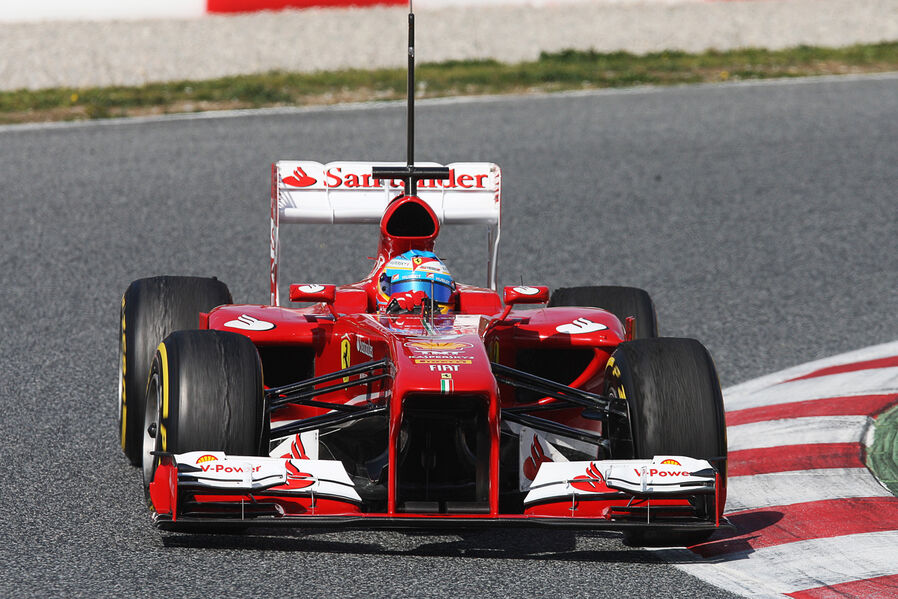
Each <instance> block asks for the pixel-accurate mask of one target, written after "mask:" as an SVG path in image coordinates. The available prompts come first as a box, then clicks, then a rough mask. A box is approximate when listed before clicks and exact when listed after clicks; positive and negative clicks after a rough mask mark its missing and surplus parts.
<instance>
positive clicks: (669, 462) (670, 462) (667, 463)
mask: <svg viewBox="0 0 898 599" xmlns="http://www.w3.org/2000/svg"><path fill="white" fill-rule="evenodd" d="M661 463H662V464H663V465H665V466H682V465H683V464H681V463H680V462H678V461H676V460H674V459H672V458H667V459H666V460H664V461H663V462H661Z"/></svg>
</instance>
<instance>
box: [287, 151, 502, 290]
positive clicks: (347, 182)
mask: <svg viewBox="0 0 898 599" xmlns="http://www.w3.org/2000/svg"><path fill="white" fill-rule="evenodd" d="M374 166H379V167H405V166H406V165H405V164H404V163H400V162H330V163H328V164H321V163H320V162H311V161H306V160H298V161H297V160H281V161H279V162H277V163H275V164H273V165H272V167H271V304H272V305H275V306H276V305H278V304H279V293H278V263H279V259H280V247H279V243H278V239H279V235H278V230H279V227H280V225H281V224H293V223H307V224H365V223H374V224H376V223H379V222H380V219H381V217H382V216H383V213H384V210H386V207H387V204H389V203H390V201H391V200H392V199H393V198H395V197H397V196H399V195H402V192H403V182H402V181H400V180H396V179H394V180H380V179H375V178H374V176H373V175H372V174H371V171H372V168H373V167H374ZM438 166H442V165H440V164H436V163H434V162H416V163H415V167H438ZM446 166H447V167H448V168H449V179H448V180H445V181H438V180H428V179H423V180H421V181H419V182H418V189H417V195H418V197H420V198H421V199H422V200H424V201H425V202H427V204H429V205H430V207H431V208H432V209H433V211H434V213H435V214H436V215H437V218H438V219H439V221H440V224H441V225H446V224H462V225H471V224H485V225H486V226H487V228H488V235H489V237H488V244H489V261H488V264H487V280H488V284H489V286H490V288H491V289H493V290H495V289H497V285H498V283H497V275H496V260H497V257H498V253H499V224H500V220H501V219H500V213H501V200H500V195H501V194H500V192H501V186H502V185H501V183H502V174H501V171H500V170H499V167H498V166H497V165H495V164H493V163H491V162H454V163H452V164H449V165H446Z"/></svg>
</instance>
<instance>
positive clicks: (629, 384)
mask: <svg viewBox="0 0 898 599" xmlns="http://www.w3.org/2000/svg"><path fill="white" fill-rule="evenodd" d="M605 394H606V395H607V396H608V397H610V398H612V401H614V403H615V404H617V407H619V408H621V409H622V410H626V412H627V413H628V414H629V420H627V419H623V418H619V419H612V421H611V422H609V424H610V427H609V428H610V430H609V439H610V441H611V456H612V458H614V459H627V458H637V459H646V458H652V457H654V456H656V455H662V454H668V455H682V456H687V457H692V458H698V459H707V460H709V461H711V463H712V465H714V466H715V467H717V468H718V470H719V471H720V480H721V484H722V485H723V489H721V494H720V495H721V502H720V505H719V506H718V507H717V509H718V512H717V515H720V514H722V513H723V504H724V502H725V500H726V453H727V442H726V421H725V417H724V409H723V397H722V395H721V391H720V383H719V381H718V378H717V370H716V369H715V367H714V361H713V360H712V359H711V355H710V354H709V353H708V350H706V349H705V347H704V346H703V345H702V344H701V343H699V342H698V341H696V340H694V339H674V338H655V339H640V340H636V341H630V342H626V343H622V344H620V345H619V346H618V348H617V349H616V350H615V352H614V353H613V354H612V356H611V358H610V359H609V361H608V365H607V366H606V368H605ZM699 502H700V504H701V505H698V508H699V511H700V513H701V515H702V516H704V517H707V518H713V517H714V516H715V514H714V513H713V512H714V496H713V495H709V496H706V497H701V498H700V500H699ZM710 534H711V533H710V532H701V533H680V532H667V533H663V534H657V533H651V532H648V531H633V532H630V533H628V534H627V535H625V539H626V540H627V542H628V543H631V544H634V545H655V544H662V545H687V546H688V545H693V544H695V543H698V542H701V541H703V540H705V539H706V538H707V537H708V536H710Z"/></svg>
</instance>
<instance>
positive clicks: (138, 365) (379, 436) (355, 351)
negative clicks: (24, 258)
mask: <svg viewBox="0 0 898 599" xmlns="http://www.w3.org/2000/svg"><path fill="white" fill-rule="evenodd" d="M413 24H414V21H413V15H411V14H410V15H409V38H410V47H411V48H413V47H414V46H413V44H414V37H413ZM413 55H414V52H410V65H409V67H410V68H409V90H414V85H413V73H414V69H413V64H412V58H413ZM408 107H409V152H408V160H407V162H406V164H405V165H400V164H395V163H394V164H383V163H378V164H375V163H368V162H332V163H329V164H320V163H317V162H310V161H281V162H278V163H276V164H275V165H273V166H272V170H271V195H270V202H271V203H270V211H271V213H270V214H271V261H270V301H269V303H268V304H267V305H249V304H235V303H233V300H232V297H231V294H230V292H229V291H228V288H227V287H226V286H225V284H224V283H222V282H221V281H218V280H217V279H215V278H199V277H182V276H159V277H153V278H146V279H140V280H137V281H134V282H133V283H131V285H130V286H129V287H128V288H127V291H126V292H125V294H124V296H123V298H122V304H121V335H120V347H121V361H120V385H119V387H120V393H119V396H120V401H119V407H120V411H119V414H120V434H121V444H122V447H123V449H124V451H125V454H126V456H127V457H128V459H129V460H130V461H131V463H132V464H133V465H135V466H141V467H142V469H143V479H144V483H145V489H146V497H147V499H148V503H149V507H150V510H151V513H152V518H153V522H154V523H155V524H156V525H157V526H158V527H160V528H163V529H170V530H190V529H191V528H192V527H197V526H201V527H203V528H204V529H206V530H208V529H209V528H210V527H214V526H217V525H221V526H222V527H223V528H228V529H231V528H233V527H234V526H237V527H240V528H245V527H248V526H251V525H264V526H272V525H279V524H285V525H291V526H299V527H309V526H326V527H333V526H341V525H343V526H356V527H378V526H379V527H424V528H433V527H437V526H496V525H504V526H507V525H551V526H573V527H583V528H598V529H610V530H620V531H623V532H624V533H625V534H626V535H629V536H630V537H631V540H633V539H635V540H637V541H643V542H647V541H648V540H651V541H653V542H660V543H665V544H690V543H693V542H696V541H699V540H701V539H703V538H706V537H708V536H710V535H711V534H712V533H713V532H714V531H715V530H717V529H718V528H720V527H724V526H728V523H727V522H726V521H725V520H724V519H723V518H722V513H723V508H724V503H725V499H726V435H725V423H724V411H723V402H722V399H721V392H720V386H719V383H718V380H717V375H716V372H715V368H714V363H713V361H712V359H711V357H710V355H709V353H708V352H707V350H706V349H705V348H704V347H703V346H702V345H701V344H700V343H698V342H697V341H695V340H691V339H674V338H664V337H659V336H658V330H657V325H656V318H655V309H654V306H653V304H652V301H651V299H650V297H649V295H648V294H647V293H646V292H645V291H643V290H641V289H636V288H630V287H608V286H605V287H597V286H592V287H572V288H561V289H556V290H555V291H554V292H552V293H551V294H550V292H549V288H548V287H544V286H531V285H523V284H522V285H518V286H511V287H505V288H504V289H503V290H502V293H501V294H500V293H499V290H498V283H497V281H498V277H497V267H496V258H497V255H498V240H499V231H500V220H501V219H500V212H501V211H500V207H501V201H500V197H501V193H500V192H501V175H500V170H499V167H498V166H496V165H495V164H492V163H454V164H449V165H447V166H441V165H438V164H433V163H416V162H415V161H414V160H413V157H412V148H413V143H412V134H413V122H414V120H413V95H412V94H411V93H410V95H409V100H408ZM303 223H318V224H320V223H360V224H364V223H371V224H375V223H379V227H380V242H379V247H378V248H377V253H376V258H375V262H374V267H373V269H372V270H371V272H370V273H369V274H368V276H367V277H365V278H364V279H363V280H361V281H358V282H354V283H349V284H342V285H334V284H330V283H328V284H322V283H303V284H292V285H290V286H289V301H290V302H293V303H297V304H300V305H298V306H296V307H293V306H284V305H282V302H281V297H280V285H279V283H280V282H279V280H278V266H279V260H280V254H281V248H280V235H279V232H280V227H281V226H283V225H288V224H303ZM454 223H458V224H479V225H485V226H486V227H487V230H488V239H489V261H488V277H487V279H488V280H487V287H477V286H473V285H467V284H463V283H460V282H457V281H455V280H454V278H453V277H452V274H451V273H450V271H449V270H448V269H447V268H446V266H445V264H443V262H442V261H441V260H440V259H439V257H438V255H437V254H436V253H435V252H434V249H435V242H436V239H437V237H438V235H439V233H440V231H441V229H442V227H443V226H445V225H450V224H454Z"/></svg>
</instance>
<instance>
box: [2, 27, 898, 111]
mask: <svg viewBox="0 0 898 599" xmlns="http://www.w3.org/2000/svg"><path fill="white" fill-rule="evenodd" d="M895 70H898V42H889V43H881V44H868V45H857V46H850V47H845V48H822V47H810V46H800V47H797V48H790V49H786V50H761V49H744V50H732V51H727V52H717V51H709V52H704V53H701V54H689V53H685V52H673V51H668V52H657V53H652V54H645V55H635V54H630V53H627V52H613V53H599V52H591V51H586V52H581V51H574V50H567V51H563V52H557V53H543V54H542V55H541V56H540V57H539V59H537V60H535V61H532V62H523V63H518V64H504V63H500V62H497V61H494V60H474V61H450V62H443V63H426V64H421V65H419V66H418V69H417V71H416V82H417V86H418V90H417V93H418V97H425V98H426V97H431V98H432V97H442V96H453V95H478V94H504V93H514V94H517V93H529V92H547V91H564V90H574V89H597V88H610V87H629V86H634V85H677V84H689V83H703V82H712V81H730V80H746V79H769V78H778V77H806V76H814V75H831V74H846V73H875V72H886V71H895ZM405 85H406V75H405V70H404V69H376V70H370V71H369V70H356V69H350V70H343V71H333V72H320V73H286V72H277V71H276V72H270V73H264V74H258V75H241V76H236V77H223V78H220V79H210V80H204V81H176V82H170V83H151V84H147V85H143V86H140V87H95V88H80V89H76V88H53V89H43V90H36V91H34V90H18V91H8V92H0V123H22V122H34V121H57V120H78V119H96V118H109V117H121V116H139V115H147V114H165V113H176V112H194V111H203V110H222V109H234V108H258V107H265V106H307V105H322V104H336V103H341V102H353V101H378V100H395V99H401V98H404V97H405Z"/></svg>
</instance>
